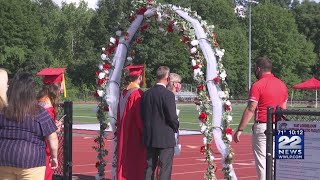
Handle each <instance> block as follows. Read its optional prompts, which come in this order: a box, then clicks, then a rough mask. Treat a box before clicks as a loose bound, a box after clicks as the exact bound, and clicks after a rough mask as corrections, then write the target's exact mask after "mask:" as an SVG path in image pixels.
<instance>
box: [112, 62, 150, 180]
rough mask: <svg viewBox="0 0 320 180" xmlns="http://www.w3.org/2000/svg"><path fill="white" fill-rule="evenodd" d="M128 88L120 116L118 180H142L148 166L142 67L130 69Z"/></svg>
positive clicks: (120, 100)
mask: <svg viewBox="0 0 320 180" xmlns="http://www.w3.org/2000/svg"><path fill="white" fill-rule="evenodd" d="M125 69H127V70H129V76H128V77H127V80H128V81H129V82H130V84H129V85H128V87H127V88H126V89H125V90H123V91H122V93H121V96H120V99H119V105H118V116H117V124H118V125H117V133H116V134H117V138H118V159H117V160H118V161H117V180H143V179H144V170H145V167H146V165H147V161H146V147H145V146H144V145H143V143H142V130H143V124H142V120H141V115H140V102H141V96H142V93H143V91H142V90H141V89H140V85H141V83H142V82H143V72H144V66H143V65H136V66H127V67H125Z"/></svg>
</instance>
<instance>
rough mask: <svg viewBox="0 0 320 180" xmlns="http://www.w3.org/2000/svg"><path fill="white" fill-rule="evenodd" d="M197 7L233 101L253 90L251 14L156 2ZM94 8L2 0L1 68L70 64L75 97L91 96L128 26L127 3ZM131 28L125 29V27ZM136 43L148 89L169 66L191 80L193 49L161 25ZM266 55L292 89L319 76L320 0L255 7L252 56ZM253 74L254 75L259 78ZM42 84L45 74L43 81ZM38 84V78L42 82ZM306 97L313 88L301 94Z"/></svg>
mask: <svg viewBox="0 0 320 180" xmlns="http://www.w3.org/2000/svg"><path fill="white" fill-rule="evenodd" d="M158 2H161V3H170V4H174V5H177V6H182V7H190V8H191V9H192V10H194V11H197V12H198V14H199V15H200V16H201V17H202V18H203V19H205V20H206V21H207V22H208V24H212V25H215V34H216V35H217V39H218V41H219V45H220V47H221V48H223V49H225V50H226V52H225V56H224V59H223V63H224V66H225V67H226V70H227V73H228V77H227V82H228V84H229V87H230V89H231V95H232V97H233V98H234V99H240V98H246V97H247V94H248V88H246V87H248V80H247V79H248V18H239V17H237V16H236V15H235V12H234V8H235V3H234V0H197V1H194V0H159V1H158ZM97 5H98V8H97V9H90V8H88V5H87V3H86V2H84V1H81V2H80V3H79V4H78V5H76V4H73V3H71V4H66V3H62V6H61V7H59V6H58V5H56V4H55V3H54V2H52V0H1V1H0V65H1V67H4V68H6V69H7V70H8V71H9V72H10V74H12V75H13V74H15V73H17V72H19V71H28V72H30V73H33V74H36V73H37V72H38V71H39V70H41V69H42V68H45V67H67V68H68V70H67V73H66V77H67V87H68V92H69V95H70V97H69V98H75V97H77V95H78V94H82V95H83V94H87V95H88V96H91V95H92V92H93V89H94V87H95V84H96V82H95V71H96V69H97V63H98V59H99V58H100V53H101V48H102V47H105V46H106V45H107V43H108V41H109V39H110V37H114V36H115V32H116V31H117V30H119V29H121V30H125V28H128V24H129V13H130V11H131V8H132V7H131V1H130V0H117V1H114V0H99V1H98V4H97ZM126 26H127V27H126ZM144 37H145V39H144V40H143V43H141V44H138V45H137V46H136V47H135V48H136V58H135V63H144V64H146V67H147V68H146V87H150V86H152V85H153V83H154V79H155V77H154V74H155V70H156V69H157V67H158V66H160V65H167V66H169V67H170V68H171V69H172V71H173V72H176V73H178V74H180V75H182V77H183V82H185V83H190V84H192V81H193V80H192V78H193V77H192V74H193V73H192V66H191V63H190V60H189V54H188V53H189V52H188V51H187V50H186V47H185V46H184V45H182V44H181V42H180V41H179V36H178V35H176V34H170V33H168V34H167V35H163V33H159V32H158V29H157V28H152V26H151V27H150V28H148V29H147V30H146V31H145V36H144ZM259 55H268V56H269V57H270V58H271V59H272V60H273V67H274V68H273V72H274V73H275V75H276V76H278V77H280V78H281V79H282V80H284V81H285V82H286V84H287V86H288V87H289V89H290V87H292V85H294V84H296V83H299V82H301V81H303V80H306V79H309V78H311V77H312V76H315V77H318V78H319V75H320V69H319V65H320V58H319V55H320V4H319V3H316V2H313V1H308V0H306V1H303V2H302V3H300V2H299V1H297V0H296V1H293V2H291V0H269V1H266V0H265V1H262V0H261V1H260V3H259V4H258V5H254V6H252V60H253V62H254V58H255V57H256V56H259ZM252 79H253V80H255V78H254V75H252ZM38 81H39V82H40V78H39V79H38ZM39 84H40V83H39ZM299 95H300V96H301V97H307V96H308V95H309V94H308V93H300V94H298V96H299Z"/></svg>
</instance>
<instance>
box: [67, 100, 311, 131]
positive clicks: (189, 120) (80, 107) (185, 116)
mask: <svg viewBox="0 0 320 180" xmlns="http://www.w3.org/2000/svg"><path fill="white" fill-rule="evenodd" d="M245 106H246V105H245V104H242V105H235V104H234V105H232V113H233V122H232V123H231V127H232V128H233V129H236V128H237V127H238V124H239V121H240V118H241V116H242V112H243V110H244V108H245ZM73 107H74V108H73V109H74V112H73V119H74V124H85V123H98V121H97V119H96V115H95V112H94V111H93V109H94V108H95V107H96V105H95V104H74V105H73ZM295 108H305V106H299V105H298V106H295ZM178 109H180V115H179V118H180V128H181V129H194V130H198V129H199V124H198V118H197V117H198V112H197V110H196V106H195V105H194V104H179V105H178ZM311 109H312V108H309V110H311ZM250 123H252V121H251V122H250ZM245 132H246V133H250V132H251V125H248V126H247V127H246V129H245Z"/></svg>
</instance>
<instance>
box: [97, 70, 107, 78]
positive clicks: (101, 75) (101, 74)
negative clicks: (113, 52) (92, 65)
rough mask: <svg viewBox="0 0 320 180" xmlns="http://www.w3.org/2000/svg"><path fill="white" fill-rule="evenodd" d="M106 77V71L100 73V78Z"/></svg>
mask: <svg viewBox="0 0 320 180" xmlns="http://www.w3.org/2000/svg"><path fill="white" fill-rule="evenodd" d="M105 77H106V73H104V72H101V73H99V76H98V78H99V79H103V78H105Z"/></svg>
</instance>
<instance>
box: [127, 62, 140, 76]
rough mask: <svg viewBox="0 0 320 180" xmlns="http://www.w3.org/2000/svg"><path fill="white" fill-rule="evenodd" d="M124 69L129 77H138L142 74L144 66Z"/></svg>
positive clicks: (132, 66)
mask: <svg viewBox="0 0 320 180" xmlns="http://www.w3.org/2000/svg"><path fill="white" fill-rule="evenodd" d="M124 69H126V70H129V76H139V75H142V74H143V71H144V65H143V64H142V65H131V66H126V67H125V68H124Z"/></svg>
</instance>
